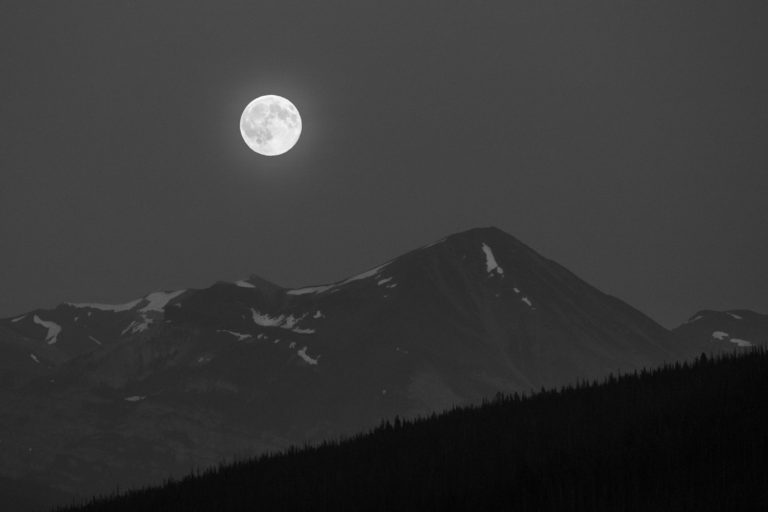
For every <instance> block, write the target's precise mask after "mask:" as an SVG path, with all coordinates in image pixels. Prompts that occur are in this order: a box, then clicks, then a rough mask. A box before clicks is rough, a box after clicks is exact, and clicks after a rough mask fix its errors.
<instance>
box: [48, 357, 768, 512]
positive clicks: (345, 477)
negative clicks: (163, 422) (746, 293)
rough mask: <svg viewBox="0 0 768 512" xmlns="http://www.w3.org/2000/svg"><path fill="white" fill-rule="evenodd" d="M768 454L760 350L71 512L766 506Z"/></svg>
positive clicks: (445, 419)
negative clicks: (127, 511)
mask: <svg viewBox="0 0 768 512" xmlns="http://www.w3.org/2000/svg"><path fill="white" fill-rule="evenodd" d="M760 411H762V413H760ZM702 426H706V428H702ZM660 433H661V435H660ZM766 457H768V353H767V352H765V350H760V351H755V352H752V351H748V352H742V353H741V354H739V355H737V356H734V355H728V356H722V355H721V356H719V357H717V358H716V359H712V358H700V359H698V360H697V361H696V362H695V363H694V364H691V365H689V364H688V363H685V364H682V365H680V364H676V365H674V366H672V365H670V366H666V367H663V368H657V369H654V370H650V371H644V372H642V373H638V374H632V375H624V376H621V377H619V378H610V379H608V380H606V381H605V382H602V383H600V384H599V385H597V384H586V383H582V384H580V385H579V386H577V387H568V388H566V389H562V390H560V391H546V392H540V393H536V394H534V395H533V396H526V397H523V398H521V397H519V396H516V395H513V396H498V397H496V398H495V399H494V400H493V401H490V402H486V403H484V404H482V405H481V406H479V407H478V406H475V407H467V408H459V409H454V410H451V411H449V412H445V413H442V414H440V415H433V416H430V417H429V418H425V419H420V420H417V421H405V422H403V421H395V422H394V424H393V423H391V422H387V423H386V424H382V425H381V426H379V427H378V428H376V429H375V430H373V431H372V432H369V433H367V434H364V435H358V436H355V437H354V438H351V439H348V440H345V441H343V442H340V443H337V442H328V443H324V444H322V445H320V446H314V447H308V448H303V449H296V450H290V451H286V452H285V453H280V454H275V455H270V456H265V457H260V458H258V459H254V460H250V461H240V462H239V463H237V464H233V465H228V466H224V467H219V468H211V469H210V470H208V471H206V472H205V473H202V474H196V475H189V476H188V477H187V478H184V479H182V480H179V481H174V482H168V483H166V484H165V485H163V486H162V487H156V488H150V489H144V490H140V491H134V492H129V493H124V494H123V495H121V496H118V497H112V498H111V499H106V500H102V501H99V502H92V503H89V504H88V505H86V506H82V507H72V508H68V509H66V510H69V511H72V512H74V511H79V512H97V511H98V512H118V511H125V510H131V511H132V510H141V511H143V512H151V511H162V512H173V511H184V512H186V511H191V510H194V511H199V512H204V511H219V510H281V511H292V510H297V511H308V510H381V511H389V510H397V511H407V510H417V511H419V512H424V511H431V510H439V511H445V510H469V511H476V510H515V511H536V512H542V511H562V510H588V511H590V512H594V511H616V510H624V511H647V510H696V511H701V510H761V509H762V508H764V504H765V503H766V500H768V472H766V471H765V460H766ZM761 505H763V506H762V507H761ZM62 512H63V511H62Z"/></svg>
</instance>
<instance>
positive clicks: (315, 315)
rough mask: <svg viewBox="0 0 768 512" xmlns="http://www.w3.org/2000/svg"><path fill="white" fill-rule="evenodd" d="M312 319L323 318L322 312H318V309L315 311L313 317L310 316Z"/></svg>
mask: <svg viewBox="0 0 768 512" xmlns="http://www.w3.org/2000/svg"><path fill="white" fill-rule="evenodd" d="M312 318H325V315H324V314H323V312H322V311H320V310H319V309H318V310H317V311H315V314H314V315H312Z"/></svg>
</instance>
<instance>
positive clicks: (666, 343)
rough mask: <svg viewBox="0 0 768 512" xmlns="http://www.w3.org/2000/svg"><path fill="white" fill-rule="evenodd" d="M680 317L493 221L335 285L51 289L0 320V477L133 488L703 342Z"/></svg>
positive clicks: (255, 281)
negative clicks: (659, 320) (119, 297)
mask: <svg viewBox="0 0 768 512" xmlns="http://www.w3.org/2000/svg"><path fill="white" fill-rule="evenodd" d="M692 325H696V323H693V324H692ZM700 325H704V324H703V323H702V324H700ZM681 329H682V330H681ZM732 331H733V335H734V336H736V335H737V334H738V335H739V336H741V334H739V331H737V330H735V329H732ZM687 332H688V331H687V330H686V329H684V328H683V327H681V328H680V329H678V331H676V332H674V333H673V332H670V331H668V330H666V329H664V328H663V327H661V326H659V325H658V324H656V323H655V322H654V321H653V320H651V319H650V318H648V317H647V316H645V315H643V314H642V313H640V312H639V311H637V310H635V309H633V308H632V307H630V306H628V305H627V304H625V303H623V302H621V301H620V300H618V299H616V298H614V297H611V296H609V295H606V294H604V293H602V292H600V291H599V290H597V289H595V288H594V287H592V286H590V285H589V284H587V283H585V282H584V281H582V280H581V279H579V278H578V277H576V276H575V275H573V274H572V273H571V272H569V271H568V270H566V269H565V268H563V267H562V266H560V265H558V264H557V263H555V262H553V261H550V260H548V259H546V258H544V257H542V256H541V255H539V254H537V253H536V252H535V251H533V250H532V249H530V248H529V247H527V246H525V245H524V244H523V243H521V242H520V241H518V240H517V239H515V238H514V237H512V236H510V235H508V234H506V233H504V232H502V231H500V230H498V229H495V228H483V229H474V230H470V231H466V232H463V233H458V234H456V235H452V236H449V237H447V238H445V239H443V240H440V241H438V242H436V243H434V244H431V245H428V246H426V247H422V248H420V249H417V250H414V251H412V252H410V253H407V254H405V255H403V256H401V257H399V258H396V259H394V260H392V261H389V262H387V263H385V264H383V265H381V266H378V267H376V268H373V269H370V270H368V271H366V272H363V273H361V274H359V275H356V276H353V277H350V278H348V279H345V280H343V281H340V282H337V283H332V284H326V285H320V286H311V287H306V288H301V289H284V288H281V287H280V286H277V285H275V284H272V283H269V282H267V281H265V280H262V279H259V278H257V277H252V278H250V279H247V280H243V281H238V282H235V283H226V282H220V283H216V284H215V285H213V286H211V287H209V288H206V289H202V290H179V291H173V292H156V293H152V294H149V295H147V296H146V297H143V298H141V299H137V300H134V301H132V302H128V303H125V304H121V305H105V304H62V305H60V306H58V307H57V308H55V309H54V310H36V311H32V312H29V313H27V314H24V315H20V316H17V317H14V318H9V319H6V320H0V356H2V358H0V359H2V362H0V400H1V401H2V402H0V403H2V408H1V409H0V410H1V411H2V412H0V440H1V441H2V442H1V443H0V450H2V453H3V456H2V457H1V458H0V473H1V474H3V475H6V476H8V477H14V478H24V479H28V480H34V481H36V482H41V483H45V484H48V485H51V486H54V487H56V488H57V489H60V490H64V491H67V492H71V493H76V494H81V495H88V494H91V493H94V492H104V491H109V490H111V489H113V488H114V487H115V485H117V484H118V483H119V484H120V485H121V486H123V487H126V486H131V485H138V484H144V483H149V482H153V481H158V480H159V479H161V478H163V477H166V476H167V475H169V474H182V473H186V472H187V471H188V470H189V469H190V468H191V467H195V466H198V467H201V466H206V465H209V464H215V463H217V462H219V461H221V460H222V459H225V458H231V457H233V456H246V455H251V454H254V453H259V452H264V451H268V450H274V449H278V448H282V447H285V446H287V445H288V444H290V443H303V442H306V441H316V440H320V439H324V438H335V437H337V436H339V435H343V434H349V433H353V432H356V431H359V430H361V429H365V428H368V427H371V426H374V425H376V424H377V423H378V422H380V421H381V419H382V418H386V417H393V416H395V415H401V416H414V415H417V414H424V413H428V412H432V411H438V410H442V409H445V408H448V407H451V406H452V405H460V404H467V403H472V402H476V401H479V400H480V399H482V398H483V397H488V396H492V395H493V394H495V393H496V392H498V391H506V392H509V391H528V390H531V389H538V388H540V387H542V386H545V387H552V386H558V385H562V384H566V383H570V382H573V381H575V380H577V379H588V378H597V377H600V376H603V375H606V374H608V373H609V372H619V371H628V370H633V369H638V368H642V367H649V366H655V365H658V364H660V363H662V362H664V361H672V360H676V359H681V358H688V357H691V356H693V355H697V354H698V353H700V352H702V351H704V350H707V349H708V347H709V346H710V345H711V343H710V339H709V338H706V339H702V340H699V338H698V337H695V336H693V334H691V335H690V336H689V335H688V334H687ZM691 332H693V331H691ZM728 332H729V333H730V331H728ZM752 337H753V338H755V336H752ZM729 339H733V338H729ZM737 339H740V338H737ZM746 339H749V338H746ZM764 339H765V338H764ZM729 345H731V346H733V347H735V348H738V345H739V344H738V343H737V342H731V343H730V344H729Z"/></svg>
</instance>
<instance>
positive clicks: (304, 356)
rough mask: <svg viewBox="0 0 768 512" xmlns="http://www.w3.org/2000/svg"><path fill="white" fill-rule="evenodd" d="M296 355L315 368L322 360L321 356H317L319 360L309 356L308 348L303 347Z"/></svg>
mask: <svg viewBox="0 0 768 512" xmlns="http://www.w3.org/2000/svg"><path fill="white" fill-rule="evenodd" d="M296 353H297V354H298V355H299V357H300V358H302V359H303V360H304V362H305V363H307V364H310V365H313V366H314V365H317V361H318V359H319V358H320V356H317V358H312V357H310V356H309V355H308V354H307V347H306V346H304V347H302V348H301V350H299V351H298V352H296Z"/></svg>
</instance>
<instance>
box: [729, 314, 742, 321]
mask: <svg viewBox="0 0 768 512" xmlns="http://www.w3.org/2000/svg"><path fill="white" fill-rule="evenodd" d="M727 315H728V316H730V317H731V318H735V319H736V320H743V318H741V317H740V316H739V315H737V314H736V313H727Z"/></svg>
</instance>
